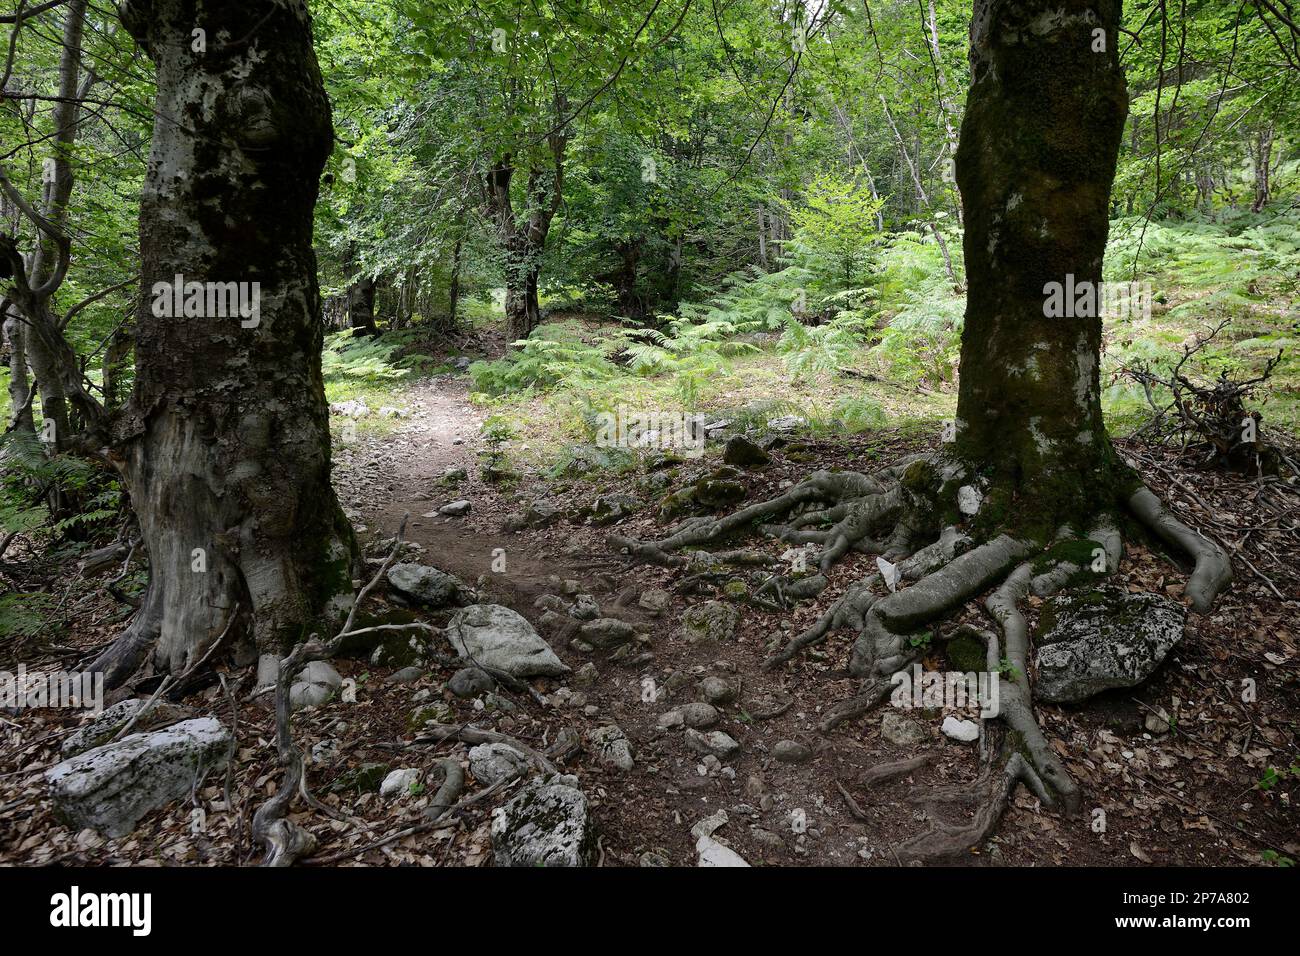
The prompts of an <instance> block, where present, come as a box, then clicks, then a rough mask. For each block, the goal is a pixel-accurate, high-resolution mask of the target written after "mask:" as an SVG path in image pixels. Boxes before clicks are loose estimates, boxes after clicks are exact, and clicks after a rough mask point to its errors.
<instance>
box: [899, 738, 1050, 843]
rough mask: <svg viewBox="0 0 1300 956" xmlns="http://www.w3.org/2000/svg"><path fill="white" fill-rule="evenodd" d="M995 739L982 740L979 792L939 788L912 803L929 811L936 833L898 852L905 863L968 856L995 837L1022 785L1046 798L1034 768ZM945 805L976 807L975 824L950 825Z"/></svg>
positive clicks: (926, 834)
mask: <svg viewBox="0 0 1300 956" xmlns="http://www.w3.org/2000/svg"><path fill="white" fill-rule="evenodd" d="M993 736H995V735H992V734H989V735H982V740H983V741H984V744H983V752H982V755H981V764H982V769H981V770H980V775H979V777H978V778H977V779H976V781H975V784H974V786H973V787H971V786H964V785H958V786H952V787H939V788H935V789H934V790H931V791H928V792H925V793H920V794H917V795H916V796H915V797H914V798H913V800H912V802H914V803H919V804H923V805H925V806H926V807H927V815H928V817H929V819H930V828H929V829H928V830H926V831H925V832H923V833H919V834H917V835H916V836H914V837H912V838H911V839H910V840H907V841H905V842H904V843H901V844H899V845H898V846H896V847H895V848H894V852H895V853H897V854H898V857H899V859H900V860H904V861H907V862H912V861H918V862H921V863H935V862H942V861H945V860H951V859H953V858H955V857H960V856H965V855H968V854H969V853H970V851H971V848H972V847H977V846H979V845H980V844H982V843H983V842H984V841H985V840H987V839H988V838H989V837H991V836H992V835H993V833H994V831H995V830H996V829H997V826H998V821H999V820H1000V819H1001V818H1002V810H1003V808H1004V807H1006V805H1007V803H1008V802H1009V801H1010V799H1011V795H1012V794H1013V793H1014V792H1015V789H1016V785H1017V784H1019V783H1024V784H1025V785H1026V786H1027V787H1029V789H1030V790H1032V791H1033V792H1035V793H1037V794H1039V795H1040V797H1041V795H1042V793H1043V785H1042V782H1041V781H1040V780H1039V779H1038V777H1037V774H1035V773H1034V769H1033V767H1031V766H1030V765H1029V763H1028V762H1027V761H1026V760H1025V758H1024V757H1023V756H1022V755H1021V754H1020V753H1019V752H1018V751H1016V750H1014V749H1013V748H1012V747H1011V746H1010V744H1009V743H1008V741H1006V740H1001V741H996V742H995V741H993V740H992V739H991V738H992V737H993ZM997 736H1000V735H997ZM945 803H946V804H954V803H955V804H959V805H964V806H969V807H973V812H972V814H971V817H970V819H968V820H966V821H964V822H962V823H960V824H949V823H945V822H944V821H943V820H942V819H941V818H940V816H939V814H938V813H937V811H936V809H935V807H936V805H937V804H945Z"/></svg>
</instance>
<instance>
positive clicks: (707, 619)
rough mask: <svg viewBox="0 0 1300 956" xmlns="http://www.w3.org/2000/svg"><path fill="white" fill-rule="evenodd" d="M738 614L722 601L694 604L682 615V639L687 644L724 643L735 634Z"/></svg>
mask: <svg viewBox="0 0 1300 956" xmlns="http://www.w3.org/2000/svg"><path fill="white" fill-rule="evenodd" d="M738 623H740V612H739V611H737V610H736V609H735V608H734V607H732V606H731V605H730V604H724V603H723V602H722V601H705V602H703V603H701V604H694V605H692V606H691V607H688V608H687V609H686V613H685V614H683V615H682V630H681V634H682V638H683V639H684V640H685V641H686V643H688V644H698V643H700V642H702V641H725V640H729V639H730V638H731V637H732V636H733V635H734V634H735V633H736V625H737V624H738Z"/></svg>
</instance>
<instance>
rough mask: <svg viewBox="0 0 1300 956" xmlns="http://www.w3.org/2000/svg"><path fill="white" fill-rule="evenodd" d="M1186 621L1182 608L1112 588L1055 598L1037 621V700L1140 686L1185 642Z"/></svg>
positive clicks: (1079, 696)
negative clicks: (1183, 638)
mask: <svg viewBox="0 0 1300 956" xmlns="http://www.w3.org/2000/svg"><path fill="white" fill-rule="evenodd" d="M1186 619H1187V611H1186V609H1185V608H1184V607H1183V606H1182V605H1181V604H1178V603H1176V602H1174V601H1171V600H1169V599H1168V598H1166V597H1162V596H1160V595H1158V594H1150V593H1147V592H1140V593H1136V594H1130V593H1129V592H1127V591H1125V590H1123V589H1121V588H1118V587H1115V586H1114V585H1103V586H1101V587H1098V588H1094V589H1092V590H1090V591H1081V592H1065V593H1063V594H1059V595H1057V596H1056V597H1054V598H1052V599H1051V600H1049V601H1048V602H1047V603H1045V604H1044V605H1043V610H1042V612H1041V614H1040V617H1039V630H1040V632H1041V633H1040V636H1039V637H1038V638H1037V641H1036V643H1037V645H1038V653H1037V655H1036V656H1035V660H1034V662H1035V664H1036V666H1037V681H1036V683H1035V685H1034V694H1035V696H1037V697H1039V698H1040V699H1042V700H1046V701H1051V702H1053V703H1072V702H1074V701H1080V700H1085V699H1087V698H1089V697H1091V696H1093V695H1094V694H1099V693H1101V692H1102V691H1104V690H1111V689H1113V688H1116V687H1134V686H1136V685H1138V684H1140V683H1142V682H1143V681H1144V680H1146V679H1147V678H1148V677H1150V676H1151V674H1152V673H1153V672H1154V671H1155V669H1156V668H1157V667H1159V666H1160V662H1161V661H1163V660H1164V659H1165V655H1166V654H1168V653H1169V651H1170V649H1171V648H1172V647H1173V646H1174V645H1175V644H1177V643H1178V642H1179V641H1180V640H1181V639H1182V636H1183V626H1184V624H1185V622H1186Z"/></svg>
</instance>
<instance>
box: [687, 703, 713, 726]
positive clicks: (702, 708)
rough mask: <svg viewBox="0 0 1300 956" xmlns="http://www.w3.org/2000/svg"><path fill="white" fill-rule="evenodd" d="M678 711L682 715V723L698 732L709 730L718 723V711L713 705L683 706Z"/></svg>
mask: <svg viewBox="0 0 1300 956" xmlns="http://www.w3.org/2000/svg"><path fill="white" fill-rule="evenodd" d="M677 710H678V712H679V713H680V714H681V715H682V722H683V723H684V724H686V726H687V727H694V728H695V729H696V730H707V729H708V728H709V727H712V726H713V725H714V724H716V723H717V722H718V709H717V708H716V707H714V706H713V705H712V704H706V703H703V702H699V703H693V704H682V706H680V707H678V708H677Z"/></svg>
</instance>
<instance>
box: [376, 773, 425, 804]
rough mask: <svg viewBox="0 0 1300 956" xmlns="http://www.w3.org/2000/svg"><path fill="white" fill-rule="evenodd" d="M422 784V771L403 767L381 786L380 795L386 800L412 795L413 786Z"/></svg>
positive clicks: (388, 777)
mask: <svg viewBox="0 0 1300 956" xmlns="http://www.w3.org/2000/svg"><path fill="white" fill-rule="evenodd" d="M419 782H420V771H419V770H417V769H416V768H415V767H402V768H400V769H398V770H394V771H392V772H391V773H389V774H388V776H386V777H385V778H384V782H383V783H381V784H380V785H379V795H380V796H381V797H383V798H384V799H385V800H392V799H395V798H397V797H405V796H410V795H411V787H412V785H413V784H416V783H419Z"/></svg>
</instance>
